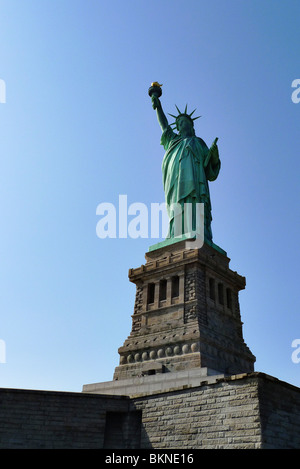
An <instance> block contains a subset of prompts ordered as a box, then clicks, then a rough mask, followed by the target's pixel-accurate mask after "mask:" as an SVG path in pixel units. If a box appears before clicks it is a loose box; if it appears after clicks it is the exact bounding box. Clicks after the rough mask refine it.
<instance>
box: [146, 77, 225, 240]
mask: <svg viewBox="0 0 300 469" xmlns="http://www.w3.org/2000/svg"><path fill="white" fill-rule="evenodd" d="M161 86H162V85H159V84H158V83H157V82H155V83H152V86H151V87H150V88H149V95H150V96H151V100H152V106H153V109H155V110H156V114H157V119H158V123H159V125H160V127H161V130H162V137H161V144H162V145H163V147H164V149H165V151H166V153H165V155H164V158H163V162H162V176H163V187H164V191H165V199H166V207H167V212H168V216H169V220H170V221H169V233H168V237H170V238H174V237H175V236H176V233H175V231H176V230H174V227H175V223H174V220H175V217H174V210H173V209H172V207H173V206H174V204H175V205H176V204H180V206H181V210H182V214H183V213H184V207H185V206H186V205H185V204H190V207H192V230H194V232H195V230H196V204H197V203H203V204H204V239H205V240H207V241H209V242H212V231H211V221H212V216H211V201H210V194H209V187H208V181H214V180H215V179H216V178H217V177H218V174H219V171H220V166H221V162H220V159H219V150H218V147H217V140H218V139H217V138H216V139H215V141H214V142H213V144H212V146H211V147H210V148H208V147H207V145H206V143H205V142H204V141H203V140H202V139H201V138H199V137H197V136H196V135H195V130H194V120H196V119H198V118H199V117H194V118H193V117H192V116H193V114H194V112H195V110H194V111H193V112H191V113H190V114H189V113H188V112H187V106H186V107H185V110H184V112H181V111H180V110H179V109H178V107H177V106H176V108H177V111H178V115H177V116H174V115H172V114H170V116H172V117H173V118H175V122H174V123H173V124H170V125H169V123H168V120H167V118H166V115H165V113H164V111H163V109H162V106H161V102H160V100H159V97H160V96H161V94H162V93H161ZM173 125H175V126H176V129H177V131H178V133H175V132H174V131H173V129H172V127H171V126H173ZM182 220H183V217H182ZM186 232H187V230H186V229H185V227H184V223H183V221H182V233H186Z"/></svg>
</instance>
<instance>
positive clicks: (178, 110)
mask: <svg viewBox="0 0 300 469" xmlns="http://www.w3.org/2000/svg"><path fill="white" fill-rule="evenodd" d="M175 107H176V109H177V111H178V112H179V114H182V112H181V111H180V110H179V109H178V107H177V106H176V104H175Z"/></svg>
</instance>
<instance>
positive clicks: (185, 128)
mask: <svg viewBox="0 0 300 469" xmlns="http://www.w3.org/2000/svg"><path fill="white" fill-rule="evenodd" d="M175 106H176V104H175ZM176 109H177V111H178V115H177V116H174V115H173V114H169V115H170V116H172V117H174V118H175V122H173V124H171V125H176V128H177V130H178V132H179V133H180V134H184V135H188V136H193V135H195V129H194V121H195V120H196V119H199V117H201V116H198V117H192V115H193V114H194V112H195V111H196V109H194V111H193V112H191V113H190V114H188V113H187V105H186V106H185V110H184V112H181V111H180V110H179V109H178V107H177V106H176Z"/></svg>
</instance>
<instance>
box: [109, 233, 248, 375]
mask: <svg viewBox="0 0 300 469" xmlns="http://www.w3.org/2000/svg"><path fill="white" fill-rule="evenodd" d="M186 246H187V245H186V243H185V242H184V241H183V242H178V243H175V244H172V245H167V246H164V247H162V248H158V249H154V250H149V252H148V253H146V255H145V257H146V263H145V264H144V265H142V266H141V267H138V268H136V269H130V271H129V280H130V281H131V282H133V283H135V285H136V297H135V304H134V313H133V315H132V330H131V333H130V335H129V337H128V338H127V339H126V340H125V342H124V344H123V346H122V347H120V348H119V350H118V352H119V355H120V362H119V365H118V366H117V367H116V369H115V372H114V377H113V379H114V380H118V381H120V380H128V379H130V378H135V377H142V376H149V375H157V374H160V373H178V372H181V371H183V370H185V371H187V370H194V369H201V368H203V369H204V368H205V369H210V370H214V372H213V373H215V374H226V375H232V374H238V373H245V372H246V373H249V372H252V371H254V362H255V357H254V356H253V355H252V353H251V351H250V350H249V348H248V347H247V345H246V344H245V342H244V340H243V333H242V322H241V316H240V308H239V298H238V295H239V291H240V290H242V289H244V288H245V278H244V277H242V276H240V275H239V274H237V272H234V271H232V270H231V269H230V268H229V262H230V259H229V258H228V257H227V255H226V253H225V252H224V251H223V250H222V249H220V248H218V247H217V246H215V245H208V244H206V243H205V244H204V245H203V246H202V247H201V248H200V249H198V248H196V249H187V248H186Z"/></svg>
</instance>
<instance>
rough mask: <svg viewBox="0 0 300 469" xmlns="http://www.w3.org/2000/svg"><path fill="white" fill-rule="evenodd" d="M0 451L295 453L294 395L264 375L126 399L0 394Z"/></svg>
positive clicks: (297, 401)
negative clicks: (292, 450)
mask: <svg viewBox="0 0 300 469" xmlns="http://www.w3.org/2000/svg"><path fill="white" fill-rule="evenodd" d="M199 384H200V383H199ZM0 448H2V449H3V448H5V449H11V448H36V449H38V448H66V449H68V448H73V449H76V448H87V449H93V448H109V449H122V448H129V449H137V448H145V449H151V448H154V449H176V450H177V449H179V450H180V449H181V450H183V449H210V448H213V449H223V448H229V449H256V448H257V449H258V448H274V449H279V448H283V449H288V448H300V389H299V388H296V387H294V386H291V385H289V384H287V383H283V382H281V381H279V380H277V379H275V378H272V377H270V376H267V375H264V374H262V373H250V374H243V375H235V376H231V377H228V378H222V379H219V380H217V381H216V382H215V383H211V384H208V383H205V382H203V383H201V385H199V386H198V385H197V387H189V388H186V387H184V386H183V387H182V388H181V389H173V390H169V391H168V392H160V393H159V392H158V393H155V394H152V395H149V394H148V395H136V396H132V397H131V398H128V397H121V396H108V395H99V394H87V393H67V392H51V391H31V390H21V389H17V390H16V389H0Z"/></svg>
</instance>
